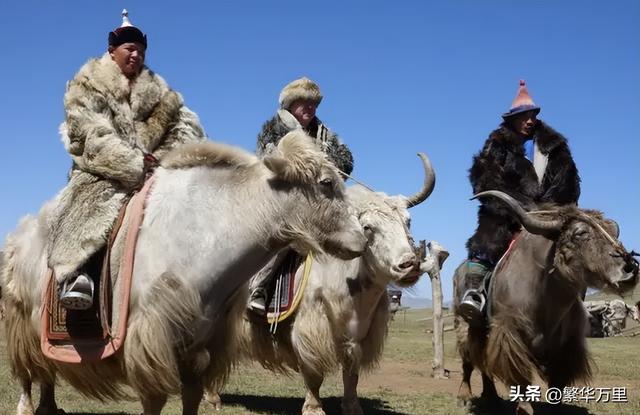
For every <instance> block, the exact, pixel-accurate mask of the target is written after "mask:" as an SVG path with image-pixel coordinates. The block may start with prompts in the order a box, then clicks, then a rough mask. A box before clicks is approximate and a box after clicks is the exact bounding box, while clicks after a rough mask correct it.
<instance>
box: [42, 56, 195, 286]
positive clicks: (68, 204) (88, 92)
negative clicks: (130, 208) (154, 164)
mask: <svg viewBox="0 0 640 415" xmlns="http://www.w3.org/2000/svg"><path fill="white" fill-rule="evenodd" d="M64 107H65V114H66V117H65V121H64V123H63V124H62V125H61V127H60V132H61V135H62V141H63V143H64V146H65V149H66V150H67V151H68V152H69V154H70V155H71V158H72V160H73V167H72V170H71V173H70V176H69V183H68V184H67V186H66V187H65V188H64V189H63V190H62V191H61V192H60V193H59V194H58V196H57V206H56V210H55V212H54V214H53V216H52V217H51V218H50V237H49V266H50V267H52V268H53V269H54V271H55V272H56V276H57V278H58V280H59V281H62V280H64V279H66V278H67V277H68V276H70V275H71V274H73V273H74V272H75V271H76V270H77V269H78V268H79V267H80V266H81V265H82V264H84V263H85V262H86V261H87V260H88V259H89V258H90V256H91V255H93V254H94V253H95V252H97V251H98V250H99V249H100V248H101V247H102V246H103V245H104V244H105V242H106V239H107V237H108V234H109V232H110V230H111V226H112V224H113V222H114V220H115V219H116V217H117V215H118V211H119V209H120V207H121V206H122V204H123V200H124V198H125V197H126V196H127V194H129V193H130V192H131V191H132V189H135V188H136V187H138V186H139V185H141V183H142V182H143V180H144V176H145V171H144V164H143V155H144V153H147V152H148V153H152V154H153V155H154V156H156V157H157V158H160V157H162V155H163V154H165V153H167V152H168V151H169V150H170V149H172V148H174V147H176V146H178V145H180V144H182V143H189V142H198V141H203V140H205V133H204V131H203V129H202V127H201V125H200V121H199V120H198V117H197V116H196V114H195V113H193V112H192V111H190V110H189V109H188V108H187V107H186V106H185V105H184V103H183V101H182V97H181V96H180V95H179V94H178V93H176V92H174V91H172V90H171V89H170V88H169V87H168V86H167V84H166V82H165V81H164V80H163V79H162V78H161V77H160V76H158V75H156V74H155V73H153V72H152V71H150V70H149V69H148V68H147V67H144V68H143V69H142V72H141V73H140V75H139V76H138V77H137V78H136V79H135V81H133V82H129V80H128V79H127V78H126V77H125V76H124V75H123V74H122V72H121V71H120V68H119V67H118V66H117V65H116V63H115V62H113V60H112V59H111V57H110V56H109V54H108V53H105V54H104V55H103V56H102V57H101V58H96V59H90V60H89V61H88V62H87V63H86V64H85V65H84V66H83V67H82V68H81V69H80V71H79V72H78V73H77V74H76V75H75V77H74V78H73V80H71V81H70V82H69V83H68V85H67V91H66V93H65V96H64Z"/></svg>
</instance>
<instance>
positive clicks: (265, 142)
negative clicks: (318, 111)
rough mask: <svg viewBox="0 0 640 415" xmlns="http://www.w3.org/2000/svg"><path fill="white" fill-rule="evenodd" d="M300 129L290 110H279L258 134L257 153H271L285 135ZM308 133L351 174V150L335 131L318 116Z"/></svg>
mask: <svg viewBox="0 0 640 415" xmlns="http://www.w3.org/2000/svg"><path fill="white" fill-rule="evenodd" d="M298 129H300V130H301V129H302V125H300V123H299V122H298V120H296V118H295V117H294V116H293V115H292V114H291V113H290V112H289V111H287V110H283V109H281V110H278V113H277V114H276V115H275V116H274V117H273V118H271V119H270V120H268V121H267V122H265V123H264V125H263V126H262V130H261V131H260V134H258V144H257V149H256V153H257V154H258V156H259V157H262V156H263V155H265V154H269V153H270V152H271V151H272V150H273V149H274V148H275V146H276V145H277V144H278V141H280V139H281V138H282V137H283V136H284V135H286V134H287V133H288V132H290V131H293V130H298ZM306 133H307V134H309V135H310V136H311V137H313V138H315V139H316V144H318V145H319V146H320V148H321V149H322V151H324V152H325V154H327V156H328V157H329V160H331V161H332V162H333V164H335V165H336V167H337V168H339V169H340V170H341V171H343V172H345V173H346V174H351V172H352V171H353V156H352V155H351V151H349V148H348V147H347V146H346V145H344V144H342V142H341V141H340V138H338V136H337V135H336V134H335V133H334V132H333V131H331V130H329V129H328V128H327V127H325V126H324V124H322V122H321V121H320V120H319V119H318V118H317V117H316V118H314V119H313V120H312V121H311V123H310V124H309V127H308V128H307V130H306Z"/></svg>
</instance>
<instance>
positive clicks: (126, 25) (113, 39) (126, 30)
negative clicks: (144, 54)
mask: <svg viewBox="0 0 640 415" xmlns="http://www.w3.org/2000/svg"><path fill="white" fill-rule="evenodd" d="M130 42H138V43H141V44H143V45H144V48H145V49H146V48H147V35H145V34H144V33H142V31H141V30H140V29H138V28H137V27H135V26H134V25H132V24H131V21H130V20H129V12H128V11H127V9H123V10H122V25H120V27H118V28H116V29H114V30H113V31H111V32H109V46H113V47H114V48H115V47H118V46H120V45H122V44H123V43H130Z"/></svg>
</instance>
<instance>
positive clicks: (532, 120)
mask: <svg viewBox="0 0 640 415" xmlns="http://www.w3.org/2000/svg"><path fill="white" fill-rule="evenodd" d="M536 115H537V114H536V112H535V111H526V112H523V113H521V114H518V115H514V116H513V117H511V120H509V123H510V124H511V128H512V129H513V131H515V132H516V133H518V134H520V135H521V136H523V137H529V136H530V135H531V134H533V129H534V128H535V126H536V124H537V123H538V118H536Z"/></svg>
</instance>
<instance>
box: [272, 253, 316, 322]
mask: <svg viewBox="0 0 640 415" xmlns="http://www.w3.org/2000/svg"><path fill="white" fill-rule="evenodd" d="M312 262H313V255H312V254H311V253H309V254H308V255H307V257H306V259H305V258H302V257H301V256H300V255H298V254H296V253H295V252H294V251H291V253H290V254H289V255H288V256H287V257H286V258H285V259H284V261H283V263H282V265H281V266H280V268H279V269H278V272H277V273H276V277H275V278H276V279H275V284H274V285H275V289H274V293H273V296H272V298H271V302H270V303H269V307H268V309H267V321H268V323H269V324H270V325H271V327H272V331H275V328H276V326H277V324H278V323H280V322H282V321H284V320H286V319H287V318H289V317H290V316H291V315H293V314H294V312H295V311H296V309H297V308H298V305H299V304H300V301H301V300H302V296H303V295H304V290H305V288H306V285H307V280H308V279H309V273H310V272H311V263H312ZM301 266H302V267H303V268H302V270H301V271H302V272H298V269H299V268H300V267H301Z"/></svg>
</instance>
